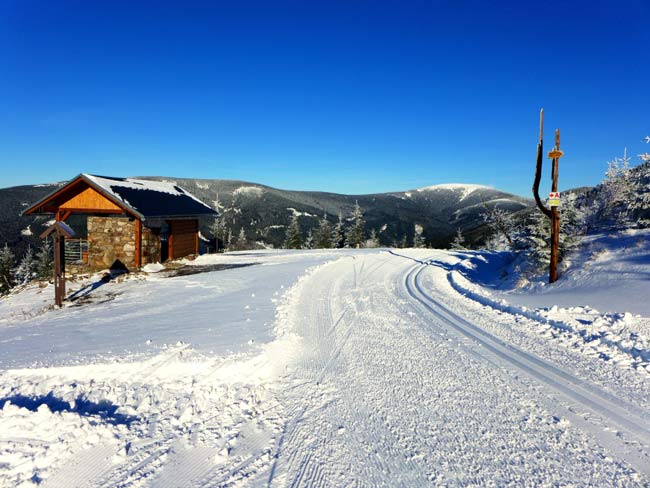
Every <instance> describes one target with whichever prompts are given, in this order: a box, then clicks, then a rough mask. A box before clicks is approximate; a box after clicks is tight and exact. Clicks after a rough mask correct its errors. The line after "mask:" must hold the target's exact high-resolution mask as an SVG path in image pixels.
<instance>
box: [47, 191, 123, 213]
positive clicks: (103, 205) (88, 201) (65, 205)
mask: <svg viewBox="0 0 650 488" xmlns="http://www.w3.org/2000/svg"><path fill="white" fill-rule="evenodd" d="M59 208H60V209H61V210H71V211H77V212H79V211H86V212H97V211H100V212H116V213H122V212H123V209H122V208H120V207H118V206H117V205H116V204H115V203H113V202H112V201H110V200H109V199H108V198H106V197H105V196H104V195H102V194H101V193H99V192H98V191H97V190H95V189H94V188H91V187H90V186H88V187H86V188H85V189H83V190H81V192H79V193H77V194H76V195H73V196H71V197H70V198H69V199H68V200H66V201H63V202H62V203H61V204H60V206H59Z"/></svg>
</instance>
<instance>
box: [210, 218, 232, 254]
mask: <svg viewBox="0 0 650 488" xmlns="http://www.w3.org/2000/svg"><path fill="white" fill-rule="evenodd" d="M210 232H211V233H212V237H213V238H214V241H215V250H216V251H217V252H219V248H220V247H222V246H223V245H225V242H226V239H227V237H228V232H227V229H226V222H225V221H224V218H223V217H222V216H219V217H215V219H214V221H213V222H212V224H210Z"/></svg>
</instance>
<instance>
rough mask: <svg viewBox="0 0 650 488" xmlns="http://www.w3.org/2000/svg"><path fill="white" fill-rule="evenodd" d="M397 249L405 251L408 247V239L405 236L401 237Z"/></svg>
mask: <svg viewBox="0 0 650 488" xmlns="http://www.w3.org/2000/svg"><path fill="white" fill-rule="evenodd" d="M399 247H400V248H401V249H406V248H407V247H409V242H408V237H407V236H406V234H404V235H403V236H402V240H401V241H400V243H399Z"/></svg>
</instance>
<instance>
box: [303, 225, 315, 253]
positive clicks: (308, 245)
mask: <svg viewBox="0 0 650 488" xmlns="http://www.w3.org/2000/svg"><path fill="white" fill-rule="evenodd" d="M303 248H304V249H314V232H313V231H312V230H311V229H309V230H308V231H307V237H305V245H304V246H303Z"/></svg>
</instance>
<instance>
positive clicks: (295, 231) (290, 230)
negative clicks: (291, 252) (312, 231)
mask: <svg viewBox="0 0 650 488" xmlns="http://www.w3.org/2000/svg"><path fill="white" fill-rule="evenodd" d="M284 247H285V249H301V248H302V234H301V233H300V223H299V222H298V216H297V215H294V216H293V217H291V223H290V224H289V227H287V235H286V238H285V240H284Z"/></svg>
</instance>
